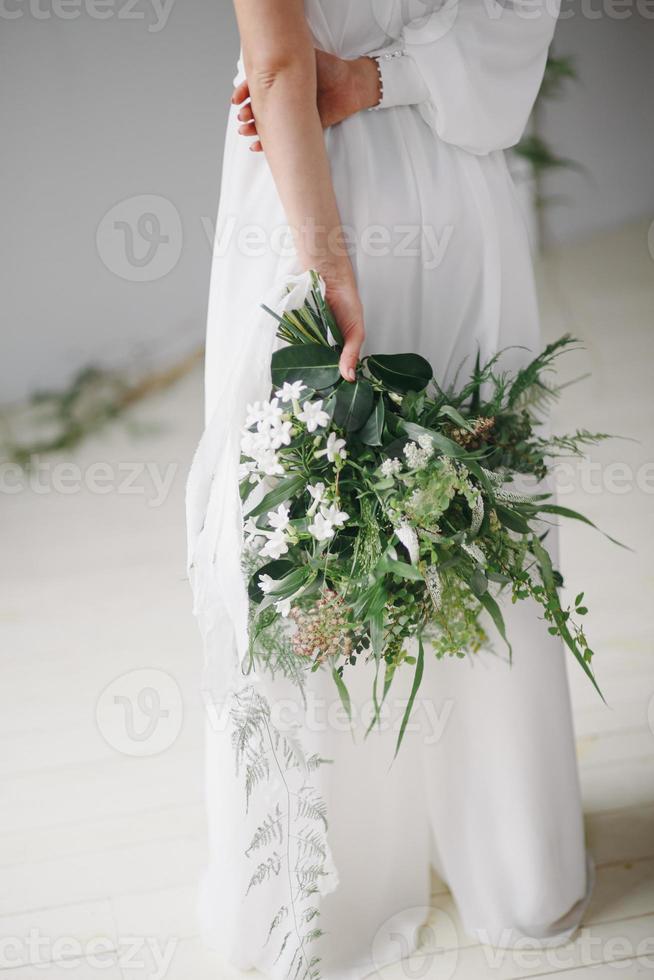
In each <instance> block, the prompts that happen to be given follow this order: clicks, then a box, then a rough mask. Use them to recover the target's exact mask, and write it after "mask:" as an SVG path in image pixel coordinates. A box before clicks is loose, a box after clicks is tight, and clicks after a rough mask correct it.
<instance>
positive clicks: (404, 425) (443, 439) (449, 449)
mask: <svg viewBox="0 0 654 980" xmlns="http://www.w3.org/2000/svg"><path fill="white" fill-rule="evenodd" d="M400 429H402V430H403V431H404V432H406V434H407V435H408V436H409V438H410V439H415V440H416V441H417V440H418V438H419V437H420V436H425V435H426V436H429V438H430V439H431V441H432V445H433V446H434V448H435V449H437V450H438V452H439V453H441V454H442V455H443V456H450V457H452V458H453V459H462V458H465V457H467V456H469V453H468V451H467V450H466V449H464V448H463V446H460V445H459V444H458V442H454V440H453V439H448V438H447V436H444V435H443V434H442V433H440V432H436V431H435V430H434V429H427V428H425V426H424V425H418V423H417V422H407V421H405V420H404V419H401V420H400Z"/></svg>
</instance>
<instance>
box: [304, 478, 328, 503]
mask: <svg viewBox="0 0 654 980" xmlns="http://www.w3.org/2000/svg"><path fill="white" fill-rule="evenodd" d="M307 490H308V491H309V493H310V495H311V496H312V497H313V499H314V500H315V501H317V502H318V503H320V502H321V501H322V500H324V499H325V484H324V483H307Z"/></svg>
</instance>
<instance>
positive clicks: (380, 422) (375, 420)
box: [357, 396, 384, 446]
mask: <svg viewBox="0 0 654 980" xmlns="http://www.w3.org/2000/svg"><path fill="white" fill-rule="evenodd" d="M383 431H384V399H383V398H382V397H381V396H378V398H377V400H376V402H375V407H374V408H373V410H372V412H371V413H370V415H369V416H368V419H367V421H366V422H364V424H363V425H362V427H361V428H360V429H359V432H358V433H357V435H358V437H359V439H360V440H361V442H363V443H365V445H366V446H381V444H382V433H383Z"/></svg>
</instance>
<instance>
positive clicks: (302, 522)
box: [240, 273, 607, 749]
mask: <svg viewBox="0 0 654 980" xmlns="http://www.w3.org/2000/svg"><path fill="white" fill-rule="evenodd" d="M268 312H270V313H271V315H273V316H276V317H277V320H278V337H279V338H280V339H281V340H283V341H284V342H285V346H283V347H282V348H281V349H279V350H277V351H276V352H275V353H274V355H273V358H272V366H271V372H272V382H273V392H272V393H271V397H270V399H269V400H268V401H266V402H257V403H256V404H254V405H250V406H249V407H248V416H247V419H246V423H245V428H244V431H243V434H242V441H241V454H242V455H241V483H240V489H241V498H242V500H243V508H244V513H245V515H246V519H247V520H246V525H245V548H244V563H245V571H246V574H247V576H248V583H249V595H250V599H251V613H250V655H251V658H252V660H253V661H254V660H261V661H263V662H265V663H266V664H267V665H268V666H269V667H270V668H271V669H272V670H273V671H274V670H276V669H284V670H285V671H288V672H289V673H290V674H291V675H292V676H294V677H297V678H298V681H299V682H301V680H302V675H303V673H304V672H305V671H306V670H318V669H323V668H325V669H329V670H330V671H331V673H332V675H333V678H334V682H335V684H336V687H337V689H338V692H339V694H340V697H341V699H342V702H343V704H344V706H345V708H346V709H347V710H348V711H349V709H350V699H349V694H348V675H349V671H351V670H355V669H356V665H357V663H358V662H359V661H360V660H361V658H365V659H366V660H368V659H370V658H372V659H373V660H374V662H375V664H376V671H375V683H374V691H373V692H372V693H373V701H374V705H375V710H376V717H375V718H373V722H372V724H373V725H374V724H375V720H376V719H377V718H379V712H380V710H381V706H382V704H383V703H384V699H385V697H386V695H387V693H388V691H389V689H390V687H391V684H392V681H393V677H394V674H395V672H396V670H397V669H398V668H399V667H401V666H402V665H403V664H408V665H410V667H411V668H412V669H413V671H414V675H413V684H412V690H411V696H410V699H409V703H408V704H407V707H406V712H405V714H404V717H403V720H402V724H401V727H400V732H399V737H398V742H397V748H398V749H399V746H400V744H401V742H402V738H403V735H404V732H405V729H406V724H407V721H408V719H409V717H410V714H411V710H412V707H413V703H414V700H415V697H416V694H417V692H418V689H419V687H420V682H421V678H422V673H423V668H424V657H425V644H426V643H427V642H428V644H429V645H430V647H431V649H432V650H433V652H434V655H435V656H436V657H438V658H442V657H452V656H453V657H465V656H467V655H469V654H471V653H475V652H476V651H478V650H480V649H481V648H482V647H486V646H489V645H490V643H491V639H490V637H489V636H488V635H487V630H488V628H489V627H490V628H491V629H494V630H495V631H496V632H497V634H498V635H499V638H500V640H501V641H502V642H503V643H505V644H506V647H507V649H508V651H509V657H510V651H511V647H510V636H508V635H507V630H506V628H505V623H504V617H503V615H502V605H501V601H498V599H499V598H500V596H501V595H503V594H506V595H507V596H509V597H510V599H511V600H512V601H513V602H518V601H522V600H524V599H527V598H532V599H534V600H535V601H536V602H537V603H539V605H540V606H541V607H542V610H543V616H544V618H545V620H546V621H547V624H548V628H549V631H550V633H552V634H555V635H558V636H560V637H561V639H562V640H563V642H564V643H565V644H566V646H567V647H568V649H569V650H570V651H571V652H572V654H573V655H574V657H575V658H576V660H577V661H578V662H579V664H580V665H581V667H582V669H583V670H584V672H585V673H586V674H587V676H588V677H589V679H590V680H591V682H592V683H593V684H594V685H595V687H597V684H596V681H595V678H594V675H593V672H592V668H591V659H592V656H593V653H592V650H591V649H590V648H589V645H588V642H587V640H586V636H585V634H584V630H583V626H582V625H581V622H580V620H581V619H582V618H583V616H584V615H585V614H586V612H587V609H586V607H585V605H584V598H583V593H582V592H580V593H579V594H578V595H577V596H576V599H575V601H574V603H573V604H572V607H571V608H566V607H564V606H563V605H562V603H561V599H560V596H559V589H560V587H561V585H562V584H563V581H562V578H561V575H560V573H559V572H558V570H557V569H556V568H555V567H553V563H552V560H551V556H550V554H549V552H548V548H547V533H548V523H551V522H552V521H553V520H554V519H555V518H561V517H563V518H572V519H575V520H581V521H584V522H585V523H587V524H590V523H591V522H590V521H588V520H587V518H585V517H584V516H583V515H581V514H579V513H577V512H576V511H573V510H570V509H568V508H564V507H561V506H558V505H557V504H556V503H555V502H554V501H553V500H552V497H551V495H550V494H548V493H524V492H520V491H519V490H516V489H514V487H515V483H516V480H518V479H524V477H532V478H535V479H536V480H538V481H542V480H544V479H545V478H546V477H547V475H548V472H549V469H550V467H551V463H552V460H553V459H554V458H556V457H558V456H561V455H567V454H571V453H573V454H574V453H577V454H578V453H581V452H582V451H583V447H584V446H586V445H588V444H592V443H595V442H597V441H599V440H601V439H604V438H607V436H606V435H605V434H603V433H599V434H598V433H590V432H587V431H577V432H575V433H574V434H573V435H567V436H563V437H549V436H546V435H543V434H541V426H540V425H539V423H540V421H541V418H542V410H543V408H545V407H546V403H547V402H548V401H549V400H550V399H552V398H553V397H555V396H556V394H557V391H558V389H557V387H556V386H554V385H553V384H552V383H551V381H550V379H549V377H548V376H549V375H551V372H552V370H553V366H554V362H555V360H556V358H557V357H558V356H559V355H560V354H562V353H563V352H565V351H567V350H569V349H571V348H572V347H574V345H575V343H576V342H575V341H574V340H573V339H572V338H571V337H569V336H565V337H562V338H561V339H560V340H558V341H556V342H555V343H552V344H549V345H548V346H547V347H546V348H545V350H544V351H543V352H542V353H541V354H539V355H538V356H537V357H535V358H534V359H533V360H532V361H531V362H530V363H528V364H527V365H526V366H525V367H523V368H522V369H521V370H518V371H517V372H516V373H515V374H514V375H512V376H510V375H508V374H507V373H505V372H502V371H500V369H499V361H500V359H501V353H499V354H498V355H497V356H495V357H493V358H492V359H491V360H489V361H488V362H487V363H484V364H482V363H480V359H479V358H477V362H476V364H475V366H474V370H473V372H472V376H471V378H470V380H469V381H468V382H467V383H465V384H463V385H462V386H460V387H459V388H458V390H456V391H455V390H443V389H442V388H441V387H440V386H439V385H438V383H437V382H436V380H435V378H434V373H433V371H432V368H431V366H430V364H429V363H428V362H427V361H426V360H425V359H424V358H423V357H421V356H419V355H418V354H383V355H381V354H379V355H375V354H373V355H370V356H367V357H364V358H363V359H362V360H361V362H360V364H359V367H358V370H357V377H356V380H355V381H354V382H346V381H344V380H342V378H341V376H340V374H339V368H338V362H339V353H340V349H341V346H342V337H341V335H340V332H339V329H338V326H337V324H336V322H335V319H334V317H333V315H332V313H331V311H330V309H329V306H328V305H327V303H326V302H325V298H324V290H323V285H322V283H321V281H320V279H319V278H318V276H317V275H316V274H315V273H311V279H310V289H308V291H307V294H306V298H305V299H304V300H303V304H302V305H301V306H300V308H298V309H294V310H290V311H288V312H285V313H284V314H283V315H281V316H279V315H277V314H275V313H273V312H272V311H270V310H269V311H268ZM512 485H513V487H512ZM593 526H594V525H593ZM409 641H416V642H415V643H413V644H410V643H409ZM411 650H413V651H414V653H413V654H412V653H411V652H410V651H411ZM416 650H417V653H415V651H416ZM598 690H599V689H598Z"/></svg>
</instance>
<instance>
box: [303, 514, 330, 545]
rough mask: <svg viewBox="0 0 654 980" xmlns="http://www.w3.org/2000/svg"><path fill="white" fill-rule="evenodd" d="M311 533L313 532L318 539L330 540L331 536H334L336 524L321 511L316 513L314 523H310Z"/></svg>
mask: <svg viewBox="0 0 654 980" xmlns="http://www.w3.org/2000/svg"><path fill="white" fill-rule="evenodd" d="M309 534H312V535H313V536H314V538H315V539H316V541H328V540H329V538H333V537H334V525H333V524H332V523H331V521H328V520H327V518H326V517H325V515H324V514H323V513H322V511H321V512H320V513H319V514H316V516H315V518H314V521H313V524H309Z"/></svg>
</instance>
